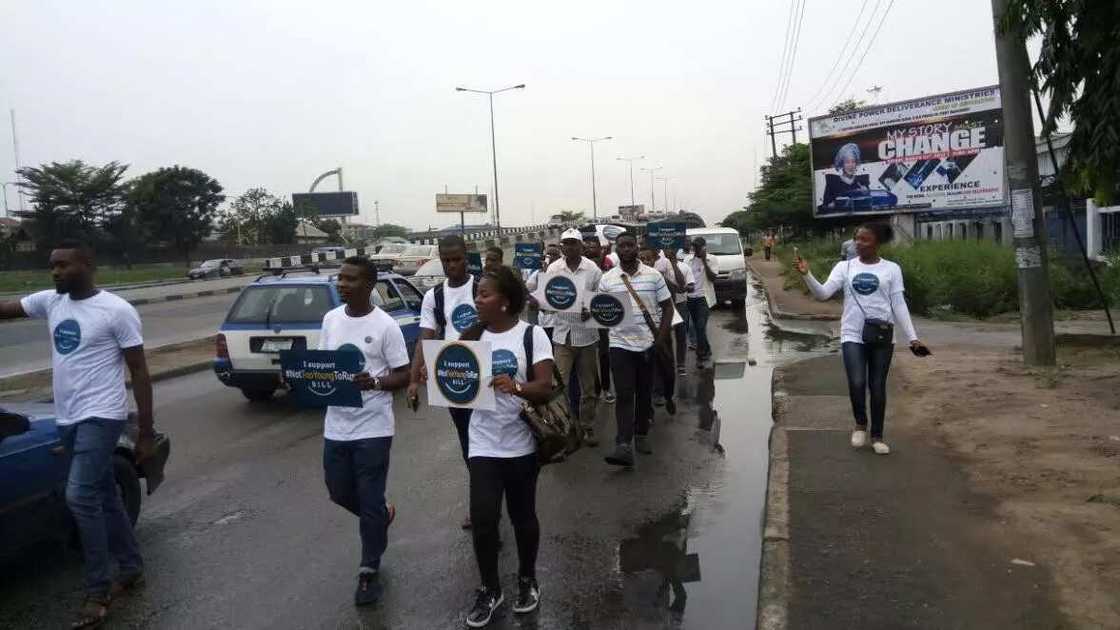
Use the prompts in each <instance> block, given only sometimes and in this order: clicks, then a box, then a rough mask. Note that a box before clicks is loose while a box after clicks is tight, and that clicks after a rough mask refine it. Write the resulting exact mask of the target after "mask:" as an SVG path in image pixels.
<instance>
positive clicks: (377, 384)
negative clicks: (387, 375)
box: [373, 376, 381, 390]
mask: <svg viewBox="0 0 1120 630" xmlns="http://www.w3.org/2000/svg"><path fill="white" fill-rule="evenodd" d="M373 388H374V389H375V390H380V389H381V377H380V376H375V377H373Z"/></svg>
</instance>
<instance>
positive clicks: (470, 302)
mask: <svg viewBox="0 0 1120 630" xmlns="http://www.w3.org/2000/svg"><path fill="white" fill-rule="evenodd" d="M474 282H475V279H474V276H471V277H470V278H469V279H468V280H467V281H466V282H464V283H463V284H462V285H461V286H457V287H454V288H452V287H451V286H450V285H448V283H447V280H444V281H443V318H444V321H445V322H447V326H446V327H445V328H446V330H443V331H440V329H439V324H438V323H436V290H435V289H434V288H433V289H431V290H429V291H428V292H427V293H425V294H424V302H423V303H421V305H420V327H421V328H427V329H428V330H431V331H433V332H435V333H436V334H437V335H438V334H439V333H440V332H443V339H446V340H448V341H455V340H456V339H458V338H459V335H461V334H463V331H464V330H466V329H468V328H470V327H471V326H472V325H473V324H474V323H475V322H477V321H478V311H476V310H475V308H474V290H473V288H472V287H473V285H474Z"/></svg>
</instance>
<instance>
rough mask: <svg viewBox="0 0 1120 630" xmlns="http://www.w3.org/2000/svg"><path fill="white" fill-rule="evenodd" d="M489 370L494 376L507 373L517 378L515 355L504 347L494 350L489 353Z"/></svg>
mask: <svg viewBox="0 0 1120 630" xmlns="http://www.w3.org/2000/svg"><path fill="white" fill-rule="evenodd" d="M490 371H491V372H493V373H494V376H497V375H499V374H508V375H509V377H510V378H517V355H515V354H514V353H512V352H510V351H509V350H505V349H500V350H495V351H494V352H493V353H492V354H491V355H490Z"/></svg>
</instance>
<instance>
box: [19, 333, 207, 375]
mask: <svg viewBox="0 0 1120 630" xmlns="http://www.w3.org/2000/svg"><path fill="white" fill-rule="evenodd" d="M216 336H217V335H209V336H206V337H199V338H198V339H190V340H188V341H176V342H173V343H168V344H164V345H161V346H152V347H151V348H147V347H146V348H145V351H154V350H159V351H163V352H174V351H175V350H178V349H179V348H181V347H183V346H189V345H191V344H196V343H198V342H200V341H208V342H211V343H213V342H214V339H215V337H216ZM213 362H214V359H212V358H210V359H207V360H206V361H199V362H197V363H189V364H187V365H181V366H179V367H174V368H171V369H170V370H164V371H162V372H155V373H152V374H150V376H151V378H152V382H153V383H155V382H156V381H162V380H165V379H169V378H175V377H176V376H182V375H183V374H190V373H192V372H198V371H201V370H202V369H204V368H207V367H210V366H211V365H212V364H213ZM199 366H201V367H199ZM51 369H52V368H49V367H48V368H42V369H39V370H29V371H27V372H19V373H16V374H9V375H7V376H3V377H0V387H2V386H3V385H4V381H6V380H8V379H14V378H26V377H35V376H49V375H50V373H51ZM128 386H129V387H131V383H129V384H128Z"/></svg>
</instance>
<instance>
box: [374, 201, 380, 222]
mask: <svg viewBox="0 0 1120 630" xmlns="http://www.w3.org/2000/svg"><path fill="white" fill-rule="evenodd" d="M379 203H380V202H379V201H377V200H376V199H375V200H374V202H373V222H374V225H375V226H376V227H381V206H380V205H378V204H379Z"/></svg>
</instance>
